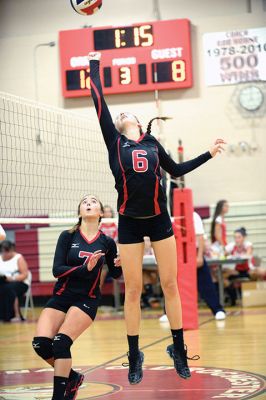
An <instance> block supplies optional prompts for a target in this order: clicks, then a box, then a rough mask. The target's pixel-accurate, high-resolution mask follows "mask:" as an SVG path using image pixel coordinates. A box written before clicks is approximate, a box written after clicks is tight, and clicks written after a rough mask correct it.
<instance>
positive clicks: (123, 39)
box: [93, 25, 153, 50]
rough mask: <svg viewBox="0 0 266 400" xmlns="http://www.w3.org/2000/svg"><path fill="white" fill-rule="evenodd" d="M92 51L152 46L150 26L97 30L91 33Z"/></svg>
mask: <svg viewBox="0 0 266 400" xmlns="http://www.w3.org/2000/svg"><path fill="white" fill-rule="evenodd" d="M93 38H94V49H95V50H110V49H121V48H126V47H140V46H142V47H149V46H152V45H153V33H152V26H151V25H140V26H131V27H125V28H116V29H99V30H95V31H94V32H93Z"/></svg>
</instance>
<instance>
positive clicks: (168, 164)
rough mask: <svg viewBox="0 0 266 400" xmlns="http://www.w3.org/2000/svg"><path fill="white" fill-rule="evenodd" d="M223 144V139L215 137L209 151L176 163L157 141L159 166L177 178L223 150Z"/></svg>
mask: <svg viewBox="0 0 266 400" xmlns="http://www.w3.org/2000/svg"><path fill="white" fill-rule="evenodd" d="M223 144H225V141H224V140H223V139H217V140H216V142H215V144H214V146H212V148H211V149H210V151H207V152H206V153H203V154H201V155H200V156H198V157H196V158H193V159H192V160H189V161H185V162H183V163H180V164H178V163H176V162H175V161H174V160H173V159H172V158H171V157H170V156H169V155H168V154H167V153H166V151H165V150H164V148H163V146H162V145H161V144H160V143H159V142H157V147H158V155H159V161H160V166H161V167H162V168H163V169H164V170H165V171H166V172H168V173H169V174H170V175H172V176H175V177H176V178H178V177H180V176H183V175H185V174H187V173H188V172H191V171H193V170H194V169H196V168H198V167H200V166H201V165H202V164H204V163H205V162H206V161H208V160H210V159H211V158H213V157H214V156H215V155H216V154H217V153H221V152H222V151H223V150H224V149H223V147H222V145H223Z"/></svg>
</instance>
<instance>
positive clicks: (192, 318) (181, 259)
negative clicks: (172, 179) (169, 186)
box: [173, 188, 198, 329]
mask: <svg viewBox="0 0 266 400" xmlns="http://www.w3.org/2000/svg"><path fill="white" fill-rule="evenodd" d="M173 204H174V207H173V214H174V217H175V222H174V223H173V224H174V232H175V238H176V246H177V268H178V274H177V275H178V278H177V282H178V287H179V292H180V297H181V303H182V312H183V327H184V329H198V293H197V263H196V258H197V255H196V238H195V231H194V224H193V201H192V191H191V189H187V188H185V189H174V194H173Z"/></svg>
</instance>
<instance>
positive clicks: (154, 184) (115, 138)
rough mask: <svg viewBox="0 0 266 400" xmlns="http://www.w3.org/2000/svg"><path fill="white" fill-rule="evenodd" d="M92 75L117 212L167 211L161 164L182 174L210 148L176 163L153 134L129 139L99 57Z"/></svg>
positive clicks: (207, 156)
mask: <svg viewBox="0 0 266 400" xmlns="http://www.w3.org/2000/svg"><path fill="white" fill-rule="evenodd" d="M90 78H91V93H92V98H93V101H94V104H95V108H96V111H97V114H98V118H99V122H100V126H101V130H102V133H103V138H104V141H105V144H106V146H107V149H108V153H109V164H110V168H111V170H112V173H113V175H114V178H115V187H116V190H117V192H118V201H117V210H118V212H119V213H120V214H124V215H128V216H131V217H148V216H153V215H158V214H160V213H162V212H165V211H167V207H166V197H165V194H164V190H163V188H162V186H161V184H160V181H161V173H160V167H162V168H163V169H164V170H165V171H166V172H168V173H169V174H170V175H172V176H175V177H179V176H182V175H185V174H186V173H188V172H190V171H192V170H194V169H195V168H197V167H199V166H200V165H202V164H203V163H205V162H206V161H208V160H209V159H210V158H212V157H211V154H210V152H206V153H204V154H202V155H200V156H199V157H197V158H195V159H193V160H190V161H186V162H183V163H180V164H177V163H176V162H175V161H174V160H172V158H171V157H170V156H169V155H168V154H167V153H166V151H165V150H164V148H163V147H162V145H161V144H160V143H159V142H158V141H157V140H156V139H155V137H154V136H152V135H147V134H143V135H142V136H140V138H139V139H138V140H137V141H134V140H129V139H127V138H126V136H124V135H123V134H120V133H119V132H118V131H117V130H116V128H115V126H114V123H113V121H112V118H111V115H110V112H109V110H108V107H107V105H106V103H105V100H104V97H103V93H102V86H101V81H100V75H99V61H96V60H92V61H90Z"/></svg>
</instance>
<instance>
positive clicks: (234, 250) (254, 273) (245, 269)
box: [225, 227, 266, 280]
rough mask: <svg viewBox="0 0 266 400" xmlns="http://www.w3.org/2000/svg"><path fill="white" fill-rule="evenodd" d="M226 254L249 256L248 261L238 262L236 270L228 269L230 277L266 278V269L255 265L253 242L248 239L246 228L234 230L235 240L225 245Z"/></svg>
mask: <svg viewBox="0 0 266 400" xmlns="http://www.w3.org/2000/svg"><path fill="white" fill-rule="evenodd" d="M225 251H226V254H227V255H228V256H233V257H248V261H246V262H245V263H242V264H236V265H235V269H234V271H233V272H232V271H231V272H230V271H228V274H229V277H228V279H230V278H231V279H234V278H249V279H252V280H263V279H265V278H266V269H265V268H263V267H260V266H255V265H254V264H255V263H254V256H253V246H252V243H251V242H249V241H248V240H247V231H246V229H245V228H243V227H242V228H239V229H236V230H235V231H234V241H233V242H231V243H229V244H228V245H227V246H226V247H225Z"/></svg>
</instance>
